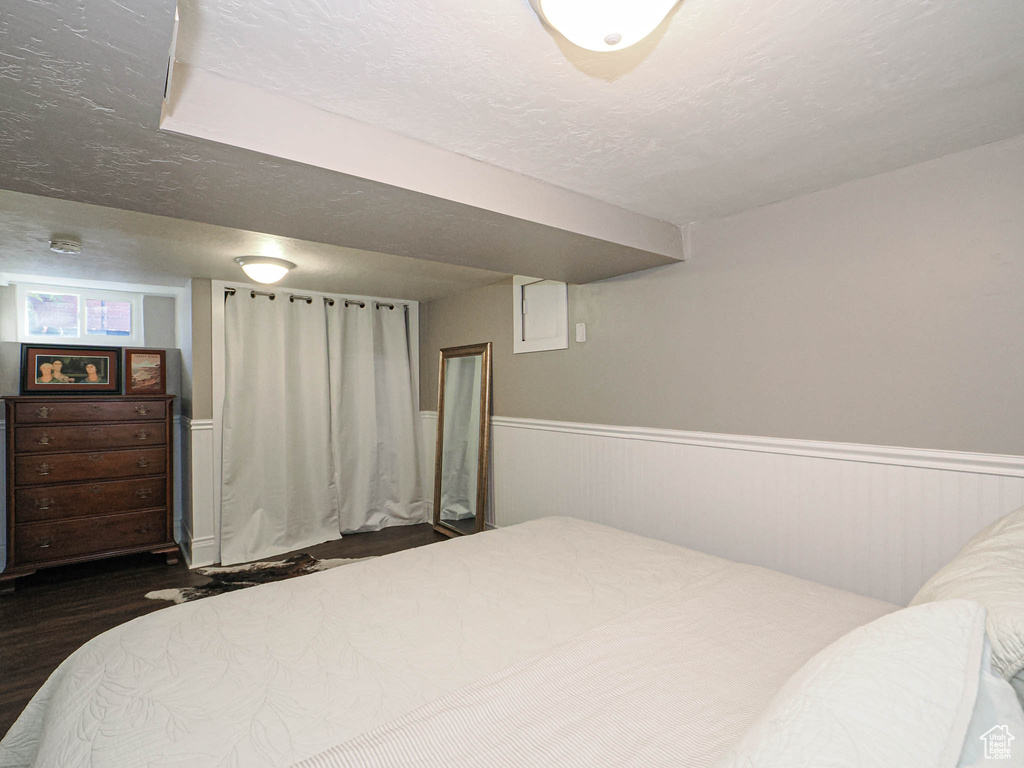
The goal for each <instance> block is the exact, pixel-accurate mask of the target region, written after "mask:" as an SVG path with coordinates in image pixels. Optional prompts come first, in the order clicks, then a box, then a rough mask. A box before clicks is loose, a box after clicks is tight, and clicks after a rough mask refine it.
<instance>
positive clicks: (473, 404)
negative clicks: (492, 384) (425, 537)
mask: <svg viewBox="0 0 1024 768" xmlns="http://www.w3.org/2000/svg"><path fill="white" fill-rule="evenodd" d="M482 371H483V358H482V357H481V356H480V355H473V356H471V357H451V358H449V359H448V360H446V361H445V370H444V425H443V429H444V431H443V432H442V433H441V434H442V435H444V441H443V442H444V445H443V447H442V456H441V477H442V478H443V479H442V481H441V519H442V520H465V519H467V518H470V517H476V501H477V499H476V491H477V475H478V473H479V464H478V456H479V450H480V384H481V381H480V379H481V375H482Z"/></svg>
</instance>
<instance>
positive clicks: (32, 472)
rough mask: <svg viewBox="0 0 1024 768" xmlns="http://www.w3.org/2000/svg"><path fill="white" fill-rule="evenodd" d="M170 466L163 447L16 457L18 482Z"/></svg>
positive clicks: (156, 471)
mask: <svg viewBox="0 0 1024 768" xmlns="http://www.w3.org/2000/svg"><path fill="white" fill-rule="evenodd" d="M166 470H167V451H166V449H164V448H140V449H139V450H137V451H97V452H95V453H58V454H53V453H40V454H36V455H32V456H17V457H16V458H15V459H14V476H15V480H14V482H15V484H16V485H44V484H45V485H49V484H51V483H76V482H82V481H91V480H106V479H116V478H121V477H141V476H142V475H162V474H165V473H166Z"/></svg>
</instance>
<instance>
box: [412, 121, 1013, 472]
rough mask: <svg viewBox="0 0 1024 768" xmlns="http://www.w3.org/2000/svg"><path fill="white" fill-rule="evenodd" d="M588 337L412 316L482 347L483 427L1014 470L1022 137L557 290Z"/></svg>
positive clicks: (706, 230)
mask: <svg viewBox="0 0 1024 768" xmlns="http://www.w3.org/2000/svg"><path fill="white" fill-rule="evenodd" d="M569 305H570V306H569V322H570V337H572V326H573V324H575V323H577V322H586V323H587V339H588V340H587V341H586V343H584V344H577V343H575V342H574V341H572V340H570V346H569V349H568V350H562V351H552V352H538V353H532V354H521V355H512V288H511V285H510V283H508V282H507V283H505V284H501V285H495V286H488V287H485V288H482V289H479V290H476V291H473V292H471V293H468V294H464V295H461V296H457V297H452V298H449V299H444V300H441V301H436V302H433V303H430V304H428V305H425V307H424V309H423V317H422V321H421V355H422V360H421V363H422V368H421V402H422V404H423V407H424V408H433V407H435V405H436V402H437V359H436V358H437V351H438V349H439V348H441V347H444V346H453V345H458V344H468V343H476V342H481V341H493V342H494V408H495V413H496V414H497V415H504V416H517V417H533V418H543V419H556V420H565V421H580V422H591V423H606V424H620V425H631V426H649V427H663V428H673V429H684V430H698V431H707V432H719V433H730V434H744V435H763V436H771V437H790V438H803V439H813V440H832V441H842V442H855V443H868V444H879V445H898V446H909V447H917V448H935V449H950V450H965V451H980V452H990V453H1004V454H1017V455H1020V454H1024V137H1022V138H1018V139H1015V140H1012V141H1008V142H1000V143H998V144H992V145H988V146H985V147H980V148H978V149H975V150H970V151H968V152H963V153H959V154H956V155H951V156H948V157H945V158H941V159H939V160H936V161H932V162H929V163H924V164H921V165H918V166H913V167H911V168H906V169H903V170H901V171H896V172H893V173H888V174H883V175H881V176H875V177H872V178H869V179H864V180H861V181H858V182H854V183H851V184H846V185H843V186H841V187H836V188H833V189H830V190H825V191H823V192H818V193H815V194H812V195H808V196H805V197H801V198H796V199H793V200H789V201H785V202H782V203H777V204H775V205H771V206H767V207H764V208H759V209H755V210H752V211H747V212H744V213H741V214H738V215H735V216H732V217H729V218H726V219H721V220H717V221H711V222H706V223H702V224H699V225H696V226H695V227H694V230H693V249H692V258H691V260H690V261H688V262H686V263H684V264H680V265H673V266H670V267H664V268H660V269H654V270H649V271H647V272H642V273H637V274H634V275H629V276H626V277H622V278H617V279H614V280H609V281H605V282H601V283H592V284H589V285H586V286H571V287H570V293H569Z"/></svg>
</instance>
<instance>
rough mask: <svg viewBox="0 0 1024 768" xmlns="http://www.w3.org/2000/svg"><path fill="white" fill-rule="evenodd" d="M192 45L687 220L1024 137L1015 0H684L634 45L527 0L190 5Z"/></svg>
mask: <svg viewBox="0 0 1024 768" xmlns="http://www.w3.org/2000/svg"><path fill="white" fill-rule="evenodd" d="M180 8H181V29H180V33H179V44H178V49H177V57H178V58H179V59H181V60H184V61H187V62H188V63H189V64H191V65H193V66H196V67H200V68H203V69H206V70H208V71H210V72H213V73H216V74H219V75H221V76H223V77H226V78H229V79H231V80H235V81H239V82H244V83H246V84H249V85H254V86H257V87H259V88H262V89H265V90H268V91H272V92H275V93H280V94H287V95H290V96H291V97H293V98H295V99H298V100H301V101H304V102H307V103H309V104H313V105H316V106H319V107H321V108H323V109H327V110H331V111H334V112H337V113H339V114H342V115H346V116H349V117H353V118H356V119H359V120H362V121H365V122H368V123H371V124H374V125H378V126H381V127H385V128H387V129H389V130H392V131H395V132H398V133H401V134H405V135H408V136H412V137H415V138H418V139H421V140H423V141H425V142H427V143H430V144H433V145H436V146H439V147H443V148H446V149H449V150H452V151H455V152H458V153H461V154H465V155H468V156H470V157H474V158H477V159H480V160H483V161H485V162H489V163H493V164H496V165H499V166H502V167H505V168H508V169H511V170H515V171H518V172H520V173H523V174H526V175H529V176H532V177H534V178H537V179H541V180H545V181H549V182H552V183H554V184H557V185H559V186H563V187H566V188H569V189H572V190H576V191H579V192H582V193H584V194H587V195H590V196H593V197H595V198H598V199H601V200H604V201H607V202H611V203H614V204H616V205H620V206H622V207H624V208H627V209H630V210H633V211H638V212H641V213H644V214H647V215H650V216H653V217H655V218H660V219H664V220H668V221H674V222H676V223H680V224H682V223H686V222H689V221H694V220H701V219H705V218H709V217H715V216H721V215H724V214H728V213H731V212H735V211H738V210H743V209H746V208H750V207H754V206H757V205H762V204H765V203H769V202H772V201H776V200H780V199H785V198H788V197H792V196H795V195H798V194H801V193H805V192H809V191H813V190H816V189H821V188H825V187H829V186H833V185H836V184H839V183H842V182H845V181H849V180H852V179H855V178H860V177H864V176H868V175H872V174H875V173H879V172H883V171H886V170H891V169H894V168H898V167H902V166H906V165H910V164H913V163H917V162H921V161H924V160H928V159H931V158H934V157H938V156H941V155H945V154H949V153H951V152H956V151H959V150H963V149H966V148H969V147H972V146H978V145H981V144H984V143H988V142H991V141H996V140H999V139H1003V138H1007V137H1010V136H1014V135H1017V134H1020V133H1022V132H1024V45H1022V42H1021V41H1022V40H1024V2H1021V0H982V1H980V2H979V0H828V2H822V0H785V2H782V1H781V0H776V1H774V2H773V1H771V0H683V2H682V3H681V4H680V5H679V6H678V7H677V8H676V10H675V11H674V12H673V14H671V15H670V17H669V19H668V20H667V21H666V22H665V23H664V24H663V25H662V26H661V27H660V28H659V29H658V31H657V32H656V33H655V34H654V35H653V36H652V37H651V38H650V39H649V40H647V41H645V42H643V43H641V44H639V45H637V46H636V47H634V48H631V49H629V50H627V51H623V52H621V53H614V54H594V53H589V52H586V51H582V50H580V49H576V48H573V47H572V46H570V45H569V44H567V43H565V42H564V41H562V40H560V39H559V38H558V36H557V35H555V34H553V33H552V32H550V31H549V30H548V29H546V28H545V27H544V26H542V25H541V23H540V22H539V21H538V19H537V17H536V15H535V14H534V13H533V11H532V10H531V8H530V5H529V2H528V0H477V1H476V2H472V3H466V2H464V0H434V1H433V2H416V1H415V0H376V1H375V2H369V1H368V0H347V1H346V0H340V1H336V2H322V1H321V0H273V1H271V0H263V1H262V2H249V0H218V1H217V2H213V0H182V2H181V4H180Z"/></svg>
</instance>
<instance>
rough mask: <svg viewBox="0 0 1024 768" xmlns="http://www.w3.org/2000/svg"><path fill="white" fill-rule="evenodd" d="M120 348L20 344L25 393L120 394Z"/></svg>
mask: <svg viewBox="0 0 1024 768" xmlns="http://www.w3.org/2000/svg"><path fill="white" fill-rule="evenodd" d="M120 392H121V348H120V347H77V346H76V347H59V346H51V345H37V344H22V345H21V393H22V394H23V395H51V394H61V395H117V394H119V393H120Z"/></svg>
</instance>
